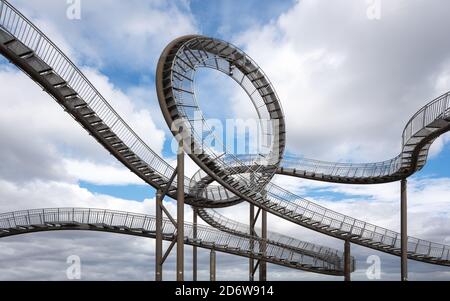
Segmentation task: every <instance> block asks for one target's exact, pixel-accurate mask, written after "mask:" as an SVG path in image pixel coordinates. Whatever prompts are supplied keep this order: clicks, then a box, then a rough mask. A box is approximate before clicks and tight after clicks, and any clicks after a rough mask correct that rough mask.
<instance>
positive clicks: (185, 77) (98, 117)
mask: <svg viewBox="0 0 450 301" xmlns="http://www.w3.org/2000/svg"><path fill="white" fill-rule="evenodd" d="M199 41H200V42H199ZM188 43H191V44H188ZM208 43H209V44H208ZM186 45H189V47H187V48H183V47H184V46H186ZM171 47H172V48H173V49H171ZM174 49H176V51H171V50H174ZM178 51H182V52H183V53H181V52H180V53H179V54H180V55H179V56H178ZM190 51H191V52H192V53H194V55H192V54H191V53H190ZM203 52H205V53H206V54H205V53H203ZM0 53H1V54H2V55H4V56H5V57H6V58H8V59H9V60H10V61H11V62H12V63H13V64H14V65H16V66H17V67H18V68H20V69H21V70H23V71H24V73H26V74H27V75H28V76H30V77H31V78H32V79H33V80H34V81H35V82H36V83H38V84H39V85H40V86H41V87H42V88H43V89H44V90H45V91H46V92H47V93H49V95H51V96H52V97H53V98H54V99H55V100H56V101H57V102H58V103H59V104H60V105H61V106H62V107H63V108H64V109H65V110H66V111H67V112H68V113H69V114H70V115H71V116H72V117H73V118H74V119H75V120H76V121H77V122H78V123H80V124H81V125H82V126H83V127H84V128H85V129H86V130H87V131H88V132H89V134H91V135H92V136H93V137H94V138H95V139H96V140H97V141H98V142H99V143H100V144H101V145H103V146H104V147H105V148H106V149H107V150H108V151H109V152H110V153H111V154H112V155H113V156H115V157H116V158H117V159H118V160H119V161H120V162H122V163H123V164H124V165H125V166H126V167H127V168H129V169H130V170H131V171H132V172H134V173H135V174H136V175H138V176H139V177H140V178H141V179H143V180H144V181H145V182H146V183H148V184H149V185H151V186H153V187H155V188H157V189H161V190H164V188H166V186H167V185H169V184H168V183H169V179H170V178H171V176H172V174H173V172H174V168H173V167H172V166H170V165H169V164H168V163H167V162H166V161H164V159H162V158H161V157H160V156H158V155H157V154H156V153H155V152H154V151H153V150H152V149H151V148H150V147H148V146H147V145H146V144H145V143H144V142H143V141H142V139H140V138H139V137H138V136H137V135H136V134H135V133H134V131H133V130H132V129H131V128H130V127H129V126H128V125H127V124H126V123H125V121H124V120H123V119H122V118H121V117H120V116H119V115H118V114H117V113H116V112H115V111H114V109H113V108H112V107H111V106H110V105H109V104H108V102H107V101H106V100H105V99H104V98H103V97H102V96H101V94H100V93H99V92H98V91H97V90H96V89H95V87H94V86H93V85H92V84H91V83H90V82H89V81H88V79H87V78H86V77H85V76H84V75H83V74H82V73H81V71H80V70H79V69H78V68H77V67H76V66H75V65H74V64H73V63H72V62H71V61H70V60H69V59H68V58H67V57H66V56H65V55H64V54H63V53H62V51H61V50H60V49H59V48H58V47H57V46H56V45H54V44H53V43H52V42H51V41H50V39H48V38H47V37H46V36H45V35H44V34H43V33H42V32H41V31H40V30H39V29H38V28H36V27H35V26H34V25H33V24H32V23H31V22H30V21H29V20H27V19H26V18H25V17H24V16H23V15H22V14H21V13H20V12H18V11H17V10H16V9H15V8H13V7H12V6H11V5H10V4H9V3H8V2H7V1H5V0H0ZM167 53H168V55H166V56H164V57H163V60H162V61H160V64H159V65H160V66H161V70H164V71H165V73H163V72H161V73H159V74H160V83H161V86H160V89H158V95H159V96H160V97H159V100H160V104H161V108H162V111H163V113H164V115H165V117H166V120H167V121H173V120H174V119H176V118H181V119H184V122H185V124H188V123H189V120H186V119H188V117H189V116H191V115H192V113H189V112H188V110H189V107H188V106H187V105H186V101H187V100H188V98H186V97H187V96H186V95H191V94H190V93H188V92H186V91H189V90H188V89H189V85H192V82H191V81H190V80H189V79H190V76H191V73H189V72H193V70H194V69H195V68H191V67H194V66H191V67H189V65H193V64H194V62H197V63H195V64H200V65H205V66H207V67H209V68H215V69H218V70H222V71H226V68H227V67H228V69H229V70H228V72H229V74H231V76H233V78H235V80H238V81H241V83H242V86H245V87H246V89H247V90H246V91H249V92H248V94H252V93H253V94H252V95H253V96H254V97H255V99H253V98H252V101H253V102H254V104H255V107H256V108H259V109H260V111H258V112H259V114H260V115H261V116H266V117H267V118H270V119H273V120H277V121H278V126H279V127H278V131H272V132H271V133H270V135H272V137H273V140H274V142H275V143H274V144H273V145H272V148H271V149H270V150H269V151H268V152H267V153H262V154H258V156H257V157H255V158H252V159H249V160H247V159H243V158H240V157H239V156H230V155H228V154H218V153H217V152H215V151H212V150H208V149H205V148H202V147H201V143H198V141H197V142H195V140H194V142H193V144H187V145H186V147H187V148H188V150H194V152H192V156H191V157H192V158H193V159H194V161H195V162H196V163H197V164H198V165H199V166H200V167H201V168H202V170H203V174H200V176H198V178H195V177H194V178H193V179H190V178H187V177H186V178H185V180H184V187H185V189H184V191H185V201H186V203H187V204H190V205H193V206H196V207H203V208H216V207H224V206H231V205H235V204H237V203H240V202H242V201H248V202H250V203H253V204H255V205H256V206H258V207H260V208H262V209H264V210H266V211H268V212H270V213H273V214H275V215H277V216H279V217H281V218H284V219H285V220H288V221H291V222H294V223H296V224H298V225H301V226H304V227H307V228H309V229H312V230H314V231H317V232H320V233H323V234H326V235H330V236H333V237H336V238H339V239H342V240H346V241H351V242H353V243H356V244H359V245H362V246H365V247H369V248H372V249H375V250H379V251H382V252H386V253H389V254H393V255H400V252H399V249H400V240H399V234H398V233H396V232H394V231H390V230H387V229H384V228H382V227H378V226H375V225H372V224H369V223H365V222H363V221H359V220H356V219H353V218H351V217H348V216H345V215H342V214H339V213H337V212H334V211H331V210H328V209H326V208H324V207H321V206H319V205H316V204H314V203H312V202H310V201H308V200H306V199H303V198H301V197H299V196H297V195H295V194H293V193H290V192H288V191H286V190H284V189H283V188H281V187H279V186H277V185H274V184H272V183H270V182H269V181H270V179H271V177H272V176H273V174H274V173H275V172H277V171H278V172H280V173H283V172H288V167H289V166H288V164H287V163H285V162H284V161H282V158H283V157H282V155H283V153H284V147H285V138H284V136H285V125H284V119H283V113H282V109H281V106H280V104H279V103H278V98H277V96H276V94H275V92H274V89H273V88H272V86H271V84H270V82H269V81H268V79H267V78H266V77H265V75H264V73H263V72H262V70H261V69H260V68H259V67H257V65H256V63H254V62H253V61H252V60H251V59H250V58H248V57H247V56H245V55H244V54H243V52H241V51H239V50H238V49H237V48H235V47H234V46H233V45H231V44H228V43H225V42H223V41H219V40H215V39H211V38H206V37H198V36H190V37H183V38H181V39H178V40H177V41H175V42H174V43H172V44H171V45H170V47H169V48H168V49H167ZM208 53H209V54H208ZM200 55H202V56H203V58H204V59H205V60H201V59H200ZM179 57H181V58H182V60H184V61H185V62H182V60H181V59H179ZM219 58H222V60H219ZM224 58H232V60H231V59H229V60H227V59H224ZM166 59H167V62H166V61H165V60H166ZM196 59H198V61H196ZM216 59H217V60H216ZM230 62H232V63H231V64H230ZM219 64H222V65H219ZM236 66H239V68H236ZM188 67H189V68H188ZM174 78H175V79H176V83H177V84H176V85H173V84H172V85H170V81H173V80H174ZM168 81H169V83H168ZM252 87H253V88H252ZM171 89H172V91H170V90H171ZM253 89H255V91H256V92H253ZM258 95H259V96H258ZM190 100H192V101H193V103H191V105H192V104H193V105H196V102H195V98H194V99H192V98H190ZM441 106H442V109H441ZM447 106H448V94H446V96H445V97H444V96H442V97H441V98H439V99H437V100H436V101H434V102H432V103H430V104H429V105H428V106H427V107H426V109H423V110H421V111H419V113H418V114H416V115H415V117H413V119H412V120H411V121H410V122H409V123H408V125H407V127H406V129H405V132H404V135H403V141H404V143H403V145H404V147H403V150H402V154H401V155H400V156H399V157H398V158H396V159H395V160H394V159H393V161H386V162H390V163H382V164H376V165H373V166H371V167H370V168H372V169H371V172H372V173H371V175H372V176H371V177H372V178H373V179H378V180H374V181H387V180H388V179H391V178H392V177H395V176H398V175H402V176H404V175H405V174H408V173H412V172H414V171H415V170H417V169H420V168H421V166H423V164H424V162H425V161H424V160H425V159H426V154H427V152H428V148H429V145H430V144H431V143H432V141H433V139H435V138H436V137H437V136H438V135H439V134H441V133H443V132H445V131H447V130H448V126H447V124H445V123H444V122H443V121H444V120H446V118H447V110H448V108H447ZM444 107H445V108H444ZM191 109H192V108H191ZM420 112H421V113H420ZM420 120H422V121H423V122H422V123H419V121H420ZM186 129H188V130H191V128H190V127H189V126H187V127H186ZM190 134H192V135H193V136H196V135H197V134H196V133H195V132H194V131H191V133H190ZM198 136H200V135H197V136H196V137H197V138H198ZM280 161H281V165H280ZM295 164H296V163H295ZM302 164H303V163H302ZM325 165H326V164H325ZM317 166H319V164H318V165H317ZM320 166H321V165H320ZM333 166H334V167H333V168H331V169H330V170H331V171H327V170H325V167H324V169H320V168H319V167H317V168H316V167H314V169H313V170H311V169H312V168H310V169H308V170H305V173H304V174H305V175H306V174H308V175H309V174H311V178H314V179H319V178H320V177H321V178H324V175H325V176H326V175H327V172H328V176H331V177H332V180H333V181H334V180H335V178H336V179H337V178H338V177H339V178H340V179H342V182H344V179H350V178H353V179H354V182H355V183H357V182H358V181H361V182H363V180H362V179H363V178H364V179H366V178H367V177H368V176H367V175H369V165H367V166H368V167H367V171H366V169H361V167H359V166H356V165H353V166H345V164H344V166H343V167H342V168H344V167H345V168H347V170H346V171H345V172H344V169H343V171H340V167H341V166H337V165H333ZM308 168H309V167H308ZM233 170H234V171H233ZM293 170H295V171H296V172H298V173H299V174H300V171H301V169H297V168H293ZM349 170H350V171H349ZM244 173H247V174H251V175H253V176H254V177H253V179H250V177H246V176H244V175H243V174H244ZM312 174H314V175H312ZM205 175H207V176H208V177H209V178H208V179H206V182H205V183H203V184H199V180H202V179H205ZM293 175H295V174H293ZM360 175H361V176H360ZM295 176H297V175H295ZM305 177H306V176H305ZM358 179H359V180H358ZM211 181H218V182H219V183H220V184H221V186H213V185H209V183H210V182H211ZM364 181H365V180H364ZM176 187H177V184H176V181H175V182H174V183H172V185H171V186H170V187H169V188H168V195H169V196H170V197H172V198H176ZM263 189H264V191H265V192H266V193H265V195H262V194H261V191H262V190H263ZM205 212H208V211H206V210H205ZM211 223H216V224H220V223H218V222H217V221H216V222H214V220H213V221H212V222H211ZM223 230H226V231H229V229H225V228H223ZM242 233H244V232H243V231H240V230H239V231H235V233H234V234H235V235H238V236H240V237H241V238H242V239H248V238H245V237H242ZM252 239H258V238H257V237H255V238H252ZM285 244H287V243H285ZM291 247H295V245H292V246H291ZM449 249H450V248H449V247H448V246H444V245H441V244H434V243H431V242H427V241H423V240H419V239H416V238H412V237H411V238H409V240H408V251H409V258H410V259H413V260H417V261H422V262H428V263H433V264H439V265H450V257H449ZM291 251H292V250H291ZM319 255H320V254H319ZM264 260H266V259H264ZM267 261H269V262H270V260H267Z"/></svg>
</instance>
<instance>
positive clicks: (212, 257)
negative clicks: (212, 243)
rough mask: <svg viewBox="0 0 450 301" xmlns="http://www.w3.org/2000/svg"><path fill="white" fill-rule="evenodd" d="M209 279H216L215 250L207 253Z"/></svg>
mask: <svg viewBox="0 0 450 301" xmlns="http://www.w3.org/2000/svg"><path fill="white" fill-rule="evenodd" d="M209 280H210V281H216V251H214V250H211V253H210V255H209Z"/></svg>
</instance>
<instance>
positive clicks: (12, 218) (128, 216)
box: [0, 208, 339, 271]
mask: <svg viewBox="0 0 450 301" xmlns="http://www.w3.org/2000/svg"><path fill="white" fill-rule="evenodd" d="M48 224H50V225H48ZM53 224H56V225H60V226H64V225H67V224H75V225H88V226H96V225H97V226H100V227H104V226H109V227H116V228H119V229H122V228H123V229H127V230H130V231H139V232H148V233H154V232H155V231H156V218H155V217H153V216H150V215H144V214H136V213H129V212H121V211H113V210H104V209H87V208H49V209H33V210H24V211H17V212H10V213H3V214H0V237H1V234H2V233H9V232H7V231H11V230H13V231H14V230H17V229H18V231H19V232H21V231H22V232H26V230H24V229H23V228H27V227H33V226H36V227H39V229H41V230H42V227H45V226H49V227H51V226H52V225H53ZM21 229H22V230H21ZM5 231H6V232H5ZM13 233H14V232H13ZM162 233H163V235H164V236H169V237H171V236H173V237H175V236H176V233H177V229H176V227H175V226H174V224H173V223H172V222H171V221H170V220H168V219H163V221H162ZM184 235H185V240H186V241H187V242H190V241H193V242H196V243H197V244H198V243H199V244H200V245H202V244H204V245H208V246H209V247H210V248H214V249H217V250H219V251H220V250H225V249H229V250H235V251H237V252H239V251H241V252H242V253H247V254H254V255H257V256H263V257H266V258H275V259H276V260H277V261H279V262H280V263H282V262H283V261H284V262H286V263H289V264H298V265H309V266H311V267H315V268H325V269H327V270H335V271H339V267H338V266H335V265H334V264H333V263H330V262H327V261H324V260H321V259H319V258H316V257H313V256H308V255H305V254H301V253H299V252H295V251H293V250H289V249H286V248H283V247H280V246H277V245H274V244H271V243H270V242H268V241H263V240H261V239H253V240H250V239H248V238H245V237H239V236H235V235H232V234H229V233H226V232H222V231H219V230H217V229H214V228H212V227H209V226H204V225H197V235H196V236H194V226H193V224H191V223H185V225H184Z"/></svg>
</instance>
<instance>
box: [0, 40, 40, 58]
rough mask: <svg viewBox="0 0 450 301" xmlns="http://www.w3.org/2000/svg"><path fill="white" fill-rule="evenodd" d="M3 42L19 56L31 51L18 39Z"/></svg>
mask: <svg viewBox="0 0 450 301" xmlns="http://www.w3.org/2000/svg"><path fill="white" fill-rule="evenodd" d="M3 44H4V45H6V47H7V48H8V49H9V50H11V51H12V52H13V53H14V54H15V55H17V56H19V57H20V56H23V55H26V54H30V53H32V52H33V51H32V50H31V49H30V48H28V47H27V46H25V45H24V44H23V43H22V42H20V41H19V40H12V41H9V42H7V43H3Z"/></svg>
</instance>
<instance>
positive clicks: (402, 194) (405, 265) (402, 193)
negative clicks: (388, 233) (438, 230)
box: [400, 179, 408, 281]
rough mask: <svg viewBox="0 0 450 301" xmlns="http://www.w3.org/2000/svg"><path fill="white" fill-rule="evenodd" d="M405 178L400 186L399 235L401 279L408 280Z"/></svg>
mask: <svg viewBox="0 0 450 301" xmlns="http://www.w3.org/2000/svg"><path fill="white" fill-rule="evenodd" d="M407 184H408V182H407V180H406V179H402V181H401V186H400V199H401V205H400V215H401V217H400V223H401V229H400V236H401V247H400V248H401V280H402V281H408V220H407V217H408V216H407Z"/></svg>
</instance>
